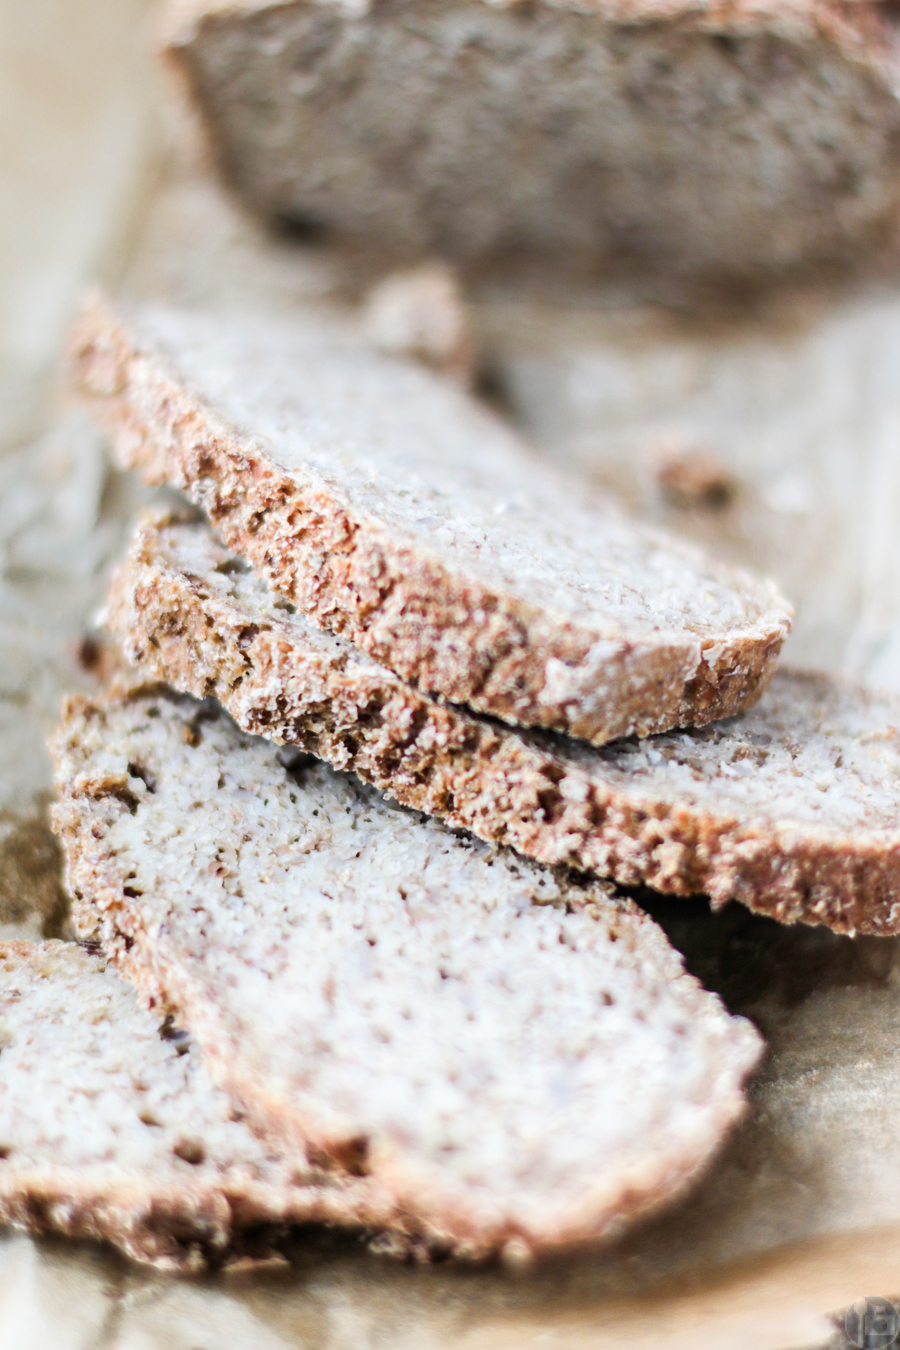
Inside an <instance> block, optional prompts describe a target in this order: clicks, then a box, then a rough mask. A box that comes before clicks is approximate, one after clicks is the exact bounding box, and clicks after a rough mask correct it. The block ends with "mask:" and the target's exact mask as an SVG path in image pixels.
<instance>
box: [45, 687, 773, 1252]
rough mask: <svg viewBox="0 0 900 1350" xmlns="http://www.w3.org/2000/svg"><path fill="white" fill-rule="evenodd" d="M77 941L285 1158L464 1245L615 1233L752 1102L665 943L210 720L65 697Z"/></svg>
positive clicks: (703, 1155) (677, 1185)
mask: <svg viewBox="0 0 900 1350" xmlns="http://www.w3.org/2000/svg"><path fill="white" fill-rule="evenodd" d="M55 757H56V762H57V782H58V788H59V792H60V796H61V800H60V804H59V805H58V806H57V808H56V815H55V822H56V828H57V830H58V831H59V833H60V836H61V838H62V840H63V845H64V848H65V852H66V858H67V875H68V881H69V885H70V888H71V891H72V894H73V896H74V907H75V921H76V923H77V924H78V925H79V928H80V931H81V932H82V933H88V932H90V933H91V934H95V935H98V936H99V938H100V939H101V940H102V941H103V943H104V944H105V946H106V947H107V949H108V950H109V952H110V953H112V954H113V956H114V958H115V960H116V961H117V963H118V964H119V966H120V968H121V969H122V971H123V972H124V973H125V974H127V975H128V977H129V978H131V979H132V980H134V981H135V982H136V983H137V984H138V986H139V988H140V989H141V990H142V991H143V992H144V993H145V994H147V995H149V996H150V997H152V998H154V999H156V1000H159V1001H160V1002H161V1003H162V1004H163V1005H164V1006H166V1007H168V1008H170V1009H172V1010H173V1011H174V1012H175V1013H176V1014H177V1016H178V1017H179V1019H181V1020H182V1021H183V1024H184V1025H186V1026H188V1027H189V1028H190V1030H191V1032H192V1033H193V1034H194V1035H195V1037H196V1038H197V1040H198V1042H199V1043H200V1045H201V1046H202V1047H203V1049H204V1051H205V1052H206V1057H207V1062H208V1064H209V1066H210V1072H211V1073H212V1075H213V1078H214V1079H215V1080H216V1082H217V1083H219V1084H220V1085H221V1086H223V1087H225V1088H226V1089H227V1090H228V1091H229V1093H230V1094H231V1095H232V1097H233V1099H234V1100H236V1101H237V1102H238V1103H239V1104H240V1105H241V1106H242V1107H243V1108H245V1109H247V1110H248V1111H250V1112H251V1114H252V1118H253V1119H254V1122H255V1124H256V1125H257V1127H261V1128H263V1129H264V1130H266V1131H268V1132H269V1133H270V1134H271V1136H272V1137H273V1138H274V1139H275V1140H276V1141H277V1142H278V1146H279V1147H282V1148H284V1147H288V1148H294V1147H297V1148H303V1149H306V1148H307V1147H309V1148H312V1149H313V1150H314V1151H315V1154H316V1156H319V1155H320V1154H321V1155H325V1156H328V1157H330V1158H332V1159H334V1160H335V1162H336V1163H337V1164H339V1165H341V1166H343V1167H344V1168H346V1170H347V1171H350V1172H353V1173H359V1174H365V1175H368V1176H369V1177H371V1179H372V1182H373V1184H378V1185H380V1186H384V1187H386V1188H387V1189H388V1190H389V1191H390V1192H391V1193H392V1195H393V1196H394V1197H395V1199H396V1201H397V1203H398V1205H399V1206H400V1208H401V1209H402V1211H403V1212H404V1213H405V1214H406V1215H408V1216H409V1224H410V1225H411V1226H412V1225H414V1226H415V1227H416V1228H417V1229H418V1231H420V1232H423V1233H424V1234H425V1236H426V1238H427V1240H428V1241H429V1242H432V1243H434V1242H436V1243H438V1244H440V1245H442V1246H445V1247H447V1248H450V1249H452V1250H455V1251H457V1252H460V1253H465V1254H468V1255H481V1254H484V1253H486V1252H489V1251H491V1250H493V1249H495V1248H506V1247H507V1246H508V1244H510V1243H512V1244H513V1246H512V1248H511V1250H512V1251H516V1250H518V1251H520V1252H528V1251H530V1250H534V1249H540V1248H544V1247H551V1246H554V1245H556V1244H560V1243H566V1242H570V1241H574V1240H576V1239H589V1238H597V1237H600V1236H603V1235H607V1234H611V1233H612V1232H614V1231H616V1230H617V1229H618V1228H620V1227H621V1225H622V1224H623V1223H624V1222H625V1221H626V1220H628V1219H631V1218H634V1217H636V1216H637V1215H639V1214H641V1213H643V1212H644V1211H646V1210H647V1209H649V1208H651V1207H653V1206H655V1205H657V1204H659V1203H660V1202H662V1201H663V1200H665V1199H668V1198H670V1197H672V1196H673V1195H674V1194H676V1193H677V1192H678V1191H679V1190H681V1188H682V1187H683V1186H684V1185H685V1183H686V1182H687V1181H688V1180H689V1178H690V1177H692V1176H693V1175H694V1174H695V1173H696V1172H697V1171H698V1169H699V1168H701V1167H702V1166H703V1164H704V1163H705V1162H706V1161H707V1160H708V1159H709V1157H710V1156H711V1154H712V1152H713V1150H714V1149H715V1147H716V1145H717V1143H718V1142H719V1140H720V1139H721V1137H722V1135H723V1134H724V1132H725V1131H726V1130H727V1128H728V1126H729V1125H730V1124H731V1123H732V1122H733V1121H734V1120H735V1119H736V1117H737V1116H738V1115H739V1114H740V1112H741V1109H742V1104H743V1102H742V1094H741V1090H740V1084H741V1081H742V1079H743V1078H744V1076H745V1075H746V1073H747V1072H748V1070H749V1069H750V1068H751V1067H752V1065H753V1063H754V1062H755V1060H756V1059H757V1056H758V1053H759V1049H760V1041H759V1038H758V1036H757V1034H756V1032H755V1031H754V1030H753V1029H752V1028H751V1027H750V1026H749V1025H748V1024H747V1023H745V1022H743V1021H742V1020H741V1019H733V1018H731V1017H729V1016H728V1015H727V1013H726V1012H725V1011H724V1009H723V1008H722V1005H721V1004H720V1003H719V1001H718V999H717V998H716V997H715V996H714V995H711V994H707V993H705V992H704V991H703V990H702V989H701V988H700V987H699V985H698V984H697V982H696V981H695V980H694V979H693V978H691V977H690V976H688V975H686V974H685V973H684V970H683V966H682V962H681V958H680V957H679V956H678V955H677V954H676V953H675V952H674V951H673V950H672V948H671V947H669V945H668V943H667V941H666V939H665V937H664V936H663V934H662V932H661V930H660V929H658V928H657V927H656V925H655V924H654V923H653V922H652V921H651V920H650V919H649V918H648V917H647V916H646V915H644V914H642V913H641V912H640V911H639V910H638V909H637V908H636V907H635V906H634V905H633V904H632V903H631V902H630V901H628V900H625V899H617V898H614V897H613V896H611V895H610V894H608V893H607V891H606V890H604V888H603V887H602V886H599V885H598V884H597V883H592V882H589V881H584V880H582V881H578V880H575V879H566V878H565V877H563V876H559V875H556V874H554V873H553V872H552V871H550V870H548V869H546V868H542V867H540V866H538V865H537V864H534V863H530V862H527V861H523V860H519V859H517V858H516V857H515V856H514V855H512V854H509V853H507V852H494V851H492V850H491V849H490V848H489V847H488V846H487V845H485V844H483V843H481V842H479V841H476V840H472V839H470V838H467V837H463V836H460V835H456V834H453V833H451V832H450V831H449V830H447V829H446V828H445V827H444V826H442V825H440V824H438V823H437V822H435V821H432V820H428V819H427V818H423V817H420V816H419V815H418V814H416V813H413V812H409V811H406V810H404V809H402V808H400V807H397V806H392V805H390V804H388V803H386V802H385V801H384V800H383V798H381V797H380V796H379V795H378V794H377V793H376V792H375V791H374V790H373V789H371V788H368V787H365V786H363V785H362V784H361V783H359V782H358V780H356V779H354V778H353V777H351V776H350V775H341V774H336V773H335V772H334V771H333V770H331V769H329V768H327V767H326V766H325V765H322V764H315V763H314V762H312V763H311V764H309V765H307V764H306V763H304V761H303V757H301V759H300V762H299V763H296V762H295V764H294V767H293V769H291V768H290V767H288V768H286V767H284V765H283V763H282V762H281V761H280V760H279V757H278V753H277V752H276V750H275V749H274V747H273V746H272V745H270V744H269V743H267V742H266V741H264V740H260V739H258V738H253V737H249V736H247V735H245V734H244V733H242V732H241V731H239V730H238V728H237V727H236V726H235V725H234V723H233V722H232V721H231V719H230V718H228V717H227V716H226V715H225V714H224V713H223V712H222V711H221V709H220V708H219V707H218V705H216V704H214V703H213V702H212V701H211V700H209V701H206V702H203V703H199V702H197V701H195V700H193V699H191V698H188V697H186V696H181V695H177V694H175V693H173V692H172V691H169V690H167V689H166V688H165V687H164V686H143V687H139V688H137V689H132V690H131V691H128V692H123V693H120V694H119V695H118V696H112V697H111V698H110V699H109V700H108V701H107V702H105V703H91V702H88V701H87V700H85V699H77V700H74V701H73V702H72V703H71V704H70V706H69V707H68V710H67V711H66V713H65V717H64V725H63V727H62V729H61V731H60V733H59V736H58V739H57V741H56V745H55Z"/></svg>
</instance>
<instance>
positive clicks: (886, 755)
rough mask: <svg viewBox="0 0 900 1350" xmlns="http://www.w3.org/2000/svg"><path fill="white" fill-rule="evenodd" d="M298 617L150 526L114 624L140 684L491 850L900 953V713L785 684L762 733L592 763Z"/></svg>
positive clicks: (612, 754) (202, 533) (589, 756)
mask: <svg viewBox="0 0 900 1350" xmlns="http://www.w3.org/2000/svg"><path fill="white" fill-rule="evenodd" d="M292 609H293V607H292V606H291V605H290V603H289V602H287V601H285V600H284V599H283V598H282V597H280V596H278V595H276V594H274V593H273V592H272V591H271V590H270V589H269V588H268V587H267V586H266V584H265V582H263V581H262V580H260V579H259V578H258V577H256V576H254V574H253V573H252V572H249V570H248V569H247V567H246V564H243V563H241V562H240V560H239V559H237V558H235V557H234V555H233V554H229V552H228V551H227V550H226V549H225V548H223V546H222V545H221V544H220V543H219V542H218V540H217V539H216V538H215V536H214V535H213V533H212V531H211V530H210V529H209V528H208V527H207V526H206V525H205V524H203V523H201V522H184V521H177V520H172V519H171V518H170V519H166V518H164V517H158V518H157V519H156V520H155V521H154V520H149V519H148V520H147V521H145V522H144V523H143V524H142V525H140V526H139V527H138V530H137V533H136V536H135V539H134V542H133V544H132V546H131V550H130V552H129V555H128V558H127V560H126V562H125V563H124V564H123V566H122V567H121V568H120V570H119V572H118V573H117V575H116V577H115V580H114V582H113V586H112V591H111V594H110V601H109V606H108V611H107V617H108V621H109V623H110V626H111V627H112V628H113V630H114V631H115V632H116V634H117V636H118V637H119V638H120V639H121V641H122V644H123V647H124V651H125V654H126V656H127V657H128V659H129V660H130V661H132V662H133V663H134V664H136V665H137V666H138V667H139V668H140V670H141V671H142V673H143V674H145V675H148V676H152V677H156V678H159V679H163V680H166V681H167V682H168V683H170V684H172V685H173V686H174V687H175V688H176V689H180V690H182V691H183V692H185V693H190V694H194V695H197V696H198V697H204V696H206V695H214V696H215V697H216V698H217V699H218V700H219V701H220V702H221V703H222V704H223V705H224V706H225V707H226V708H227V710H228V712H229V713H230V714H231V716H232V717H234V718H235V720H236V721H237V722H238V724H239V725H240V726H241V727H243V728H244V730H245V731H249V732H252V733H254V734H256V735H261V736H266V737H268V738H269V739H270V740H273V741H276V742H277V743H279V744H288V745H295V746H299V747H300V748H301V749H302V750H305V751H309V752H311V753H312V754H314V755H317V756H319V757H320V758H322V759H326V760H328V762H329V763H330V764H333V765H335V767H337V768H339V769H352V770H353V771H354V772H355V773H358V774H359V775H360V777H361V778H364V779H365V780H366V781H367V782H369V783H374V784H375V786H376V787H378V788H380V789H381V790H382V791H384V792H387V793H389V794H390V795H391V796H392V797H394V798H395V799H396V800H397V801H399V802H402V803H403V804H404V805H405V806H412V807H415V808H417V809H419V810H421V811H427V812H428V813H429V814H431V815H435V816H439V817H441V818H442V819H444V820H446V821H447V822H448V823H449V824H450V825H453V826H457V827H463V828H465V829H468V830H471V831H472V832H473V833H475V834H477V835H478V836H479V837H480V838H481V839H485V840H487V841H489V842H491V843H497V844H505V845H511V846H512V847H513V848H515V849H517V850H518V851H519V852H520V853H524V854H526V855H527V856H529V857H532V858H536V859H537V860H538V861H540V862H544V863H566V864H569V865H572V866H575V867H578V868H587V869H591V870H593V871H595V872H598V873H599V874H600V875H602V876H608V877H612V878H613V879H614V880H615V881H617V882H619V883H620V884H623V885H635V884H637V883H644V884H646V885H649V886H653V887H654V888H655V889H656V890H659V891H663V892H666V893H669V894H675V895H694V894H697V893H698V892H703V893H705V894H708V895H710V896H711V897H712V900H713V903H714V904H724V903H725V902H726V901H728V900H731V899H739V900H741V901H743V903H744V904H746V905H749V906H750V908H751V909H755V910H758V911H759V912H760V913H764V914H770V915H772V916H773V917H775V918H777V919H780V920H781V921H782V922H785V923H790V922H795V921H797V920H804V921H805V922H807V923H823V924H828V925H829V926H830V927H831V928H833V929H835V930H836V931H838V932H848V933H852V932H864V933H879V934H886V933H896V932H898V931H900V828H898V824H897V820H898V813H900V791H898V787H897V784H898V782H900V731H898V729H900V699H898V698H897V697H896V696H893V695H888V694H880V693H876V692H875V691H873V690H869V689H866V688H864V687H863V686H861V685H858V684H854V683H851V682H850V681H841V680H838V679H836V678H834V677H831V676H828V675H824V674H814V673H809V672H802V671H796V670H785V669H781V670H779V671H777V672H776V674H775V678H774V680H773V682H772V684H771V685H770V687H769V689H768V690H767V691H766V693H765V694H764V695H763V697H762V699H761V701H760V702H759V703H758V704H757V706H756V707H755V708H754V709H753V710H752V711H750V712H746V713H742V714H741V715H740V716H738V717H736V718H731V719H729V720H727V721H725V722H722V723H719V724H717V725H715V726H710V727H706V728H704V729H703V730H702V731H690V732H673V733H668V734H661V735H658V736H655V737H653V738H652V739H651V740H638V739H636V738H631V739H629V740H625V741H617V742H614V743H612V744H610V745H607V746H602V747H599V748H596V749H595V748H593V747H590V746H585V745H580V744H578V743H577V742H575V741H571V740H569V739H568V738H566V737H560V736H555V735H551V734H549V733H546V732H539V731H533V732H522V731H516V730H514V729H512V728H508V727H505V726H503V725H501V724H499V723H496V722H491V721H488V720H486V719H484V718H480V717H476V716H474V715H473V714H471V713H467V712H466V711H465V710H463V709H461V708H456V707H453V706H451V705H448V704H442V703H439V702H436V701H435V700H434V699H431V698H428V697H427V696H426V695H424V694H421V693H419V692H418V691H416V690H415V689H413V688H412V687H411V686H410V685H408V684H406V683H405V682H404V681H403V680H401V679H400V678H399V677H398V676H396V675H394V674H392V673H391V672H390V671H388V670H386V669H385V667H384V666H379V665H377V664H376V663H375V662H374V661H373V660H371V659H370V658H369V657H367V656H365V655H363V654H362V653H360V652H358V651H357V650H356V649H355V648H354V647H352V646H351V645H350V643H348V642H345V641H344V640H343V639H341V638H338V637H334V636H332V635H331V634H327V633H322V632H320V631H319V630H318V629H315V628H313V627H311V626H310V624H308V623H307V622H306V621H305V620H304V619H303V618H302V617H300V616H299V615H297V614H295V613H293V612H292Z"/></svg>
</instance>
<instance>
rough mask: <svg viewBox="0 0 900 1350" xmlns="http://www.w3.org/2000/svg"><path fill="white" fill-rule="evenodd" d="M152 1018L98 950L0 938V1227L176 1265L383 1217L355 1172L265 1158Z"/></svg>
mask: <svg viewBox="0 0 900 1350" xmlns="http://www.w3.org/2000/svg"><path fill="white" fill-rule="evenodd" d="M160 1023H161V1014H160V1015H157V1016H154V1015H153V1014H152V1013H150V1012H145V1011H144V1010H143V1009H142V1008H140V1007H139V1005H138V1003H137V1001H136V999H135V994H134V990H133V989H131V988H130V987H129V986H128V985H127V984H124V983H123V982H122V981H121V980H119V979H118V978H117V977H116V976H115V975H114V974H113V973H112V972H111V971H110V970H107V969H106V962H105V960H104V959H103V958H101V957H100V956H98V955H93V954H89V953H88V952H86V951H85V950H83V949H82V948H80V947H77V946H75V945H74V944H71V943H63V942H42V943H36V944H31V943H24V942H4V943H0V1036H2V1040H0V1044H2V1053H0V1222H2V1223H5V1224H12V1225H13V1226H15V1227H18V1228H25V1229H27V1230H29V1231H31V1232H35V1233H49V1232H60V1233H65V1234H67V1235H69V1236H70V1237H82V1238H99V1239H106V1240H107V1241H110V1242H113V1243H115V1245H116V1246H117V1247H120V1248H121V1249H122V1250H123V1251H124V1252H127V1254H128V1255H129V1256H130V1257H132V1258H133V1259H135V1260H137V1261H148V1262H151V1263H152V1264H153V1265H156V1266H162V1267H166V1268H170V1269H177V1268H183V1267H185V1266H192V1265H197V1264H198V1263H200V1262H202V1261H203V1260H212V1261H215V1262H219V1261H223V1260H226V1259H227V1258H229V1257H233V1256H237V1255H241V1254H243V1253H247V1252H249V1253H254V1252H256V1253H261V1252H265V1251H266V1250H267V1242H268V1240H269V1239H271V1238H272V1236H273V1235H274V1233H275V1232H277V1231H278V1230H280V1229H283V1228H284V1227H286V1226H287V1225H289V1224H292V1223H302V1222H325V1223H353V1222H356V1223H365V1222H366V1221H368V1222H370V1223H374V1224H376V1225H379V1224H383V1223H385V1222H387V1221H389V1220H391V1219H393V1218H395V1217H396V1213H395V1209H394V1207H393V1206H392V1205H391V1204H390V1202H389V1201H388V1200H387V1199H386V1197H384V1196H383V1195H382V1196H381V1198H380V1199H379V1198H378V1197H377V1196H376V1192H375V1188H374V1187H373V1186H372V1185H371V1184H370V1183H368V1182H367V1181H365V1180H358V1179H350V1178H347V1177H342V1176H339V1175H337V1174H335V1173H334V1172H333V1171H332V1172H327V1171H323V1170H321V1169H317V1168H315V1167H313V1166H311V1165H310V1164H309V1163H308V1162H307V1160H306V1157H305V1154H304V1152H303V1151H302V1149H295V1150H293V1151H292V1154H291V1155H290V1157H285V1156H278V1155H276V1154H273V1152H272V1150H271V1149H270V1148H267V1147H266V1146H265V1145H264V1144H263V1143H261V1141H260V1140H259V1139H258V1138H257V1137H256V1136H255V1135H254V1134H253V1133H252V1132H251V1131H250V1129H249V1127H248V1126H247V1125H246V1124H245V1123H244V1122H243V1121H242V1120H241V1119H240V1118H239V1117H237V1116H236V1115H235V1113H234V1112H233V1110H232V1109H231V1107H230V1105H229V1102H228V1100H227V1098H226V1097H225V1096H224V1094H223V1093H222V1092H221V1091H219V1090H218V1089H217V1088H215V1087H213V1085H212V1083H211V1081H210V1078H209V1075H208V1073H207V1070H206V1068H205V1066H204V1064H203V1060H202V1057H201V1055H200V1052H199V1051H198V1050H197V1049H196V1048H195V1047H193V1046H192V1045H191V1042H190V1040H189V1038H188V1037H187V1036H186V1035H184V1034H183V1033H177V1034H173V1033H171V1032H170V1030H169V1027H168V1024H165V1025H163V1027H162V1028H161V1026H160Z"/></svg>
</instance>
